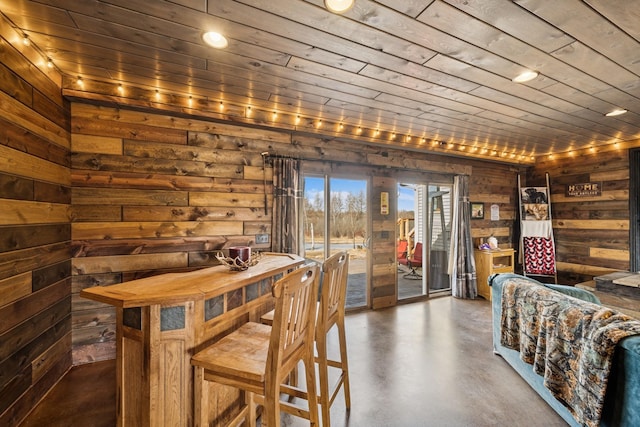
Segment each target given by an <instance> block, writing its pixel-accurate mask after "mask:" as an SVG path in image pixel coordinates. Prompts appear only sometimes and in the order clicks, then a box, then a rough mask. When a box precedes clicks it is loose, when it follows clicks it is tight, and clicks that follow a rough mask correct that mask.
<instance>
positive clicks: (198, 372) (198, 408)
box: [193, 366, 209, 427]
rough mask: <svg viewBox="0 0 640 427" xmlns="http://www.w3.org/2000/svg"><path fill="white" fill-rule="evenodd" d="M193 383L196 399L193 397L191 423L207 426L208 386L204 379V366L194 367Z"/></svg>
mask: <svg viewBox="0 0 640 427" xmlns="http://www.w3.org/2000/svg"><path fill="white" fill-rule="evenodd" d="M194 385H195V393H194V395H195V396H197V397H198V398H197V399H194V407H193V418H194V420H193V423H194V427H208V425H209V387H208V384H207V381H205V379H204V368H201V367H199V366H196V367H195V371H194Z"/></svg>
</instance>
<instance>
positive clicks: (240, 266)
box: [216, 252, 260, 271]
mask: <svg viewBox="0 0 640 427" xmlns="http://www.w3.org/2000/svg"><path fill="white" fill-rule="evenodd" d="M216 259H217V260H218V261H220V264H223V265H226V266H227V267H229V269H230V270H231V271H244V270H246V269H248V268H249V267H253V266H254V265H256V264H257V263H258V261H259V260H260V253H259V252H254V253H252V254H251V256H250V258H249V259H248V260H246V261H243V260H241V259H240V257H235V258H231V257H227V256H225V255H224V254H223V253H222V252H218V253H217V254H216Z"/></svg>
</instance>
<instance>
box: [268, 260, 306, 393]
mask: <svg viewBox="0 0 640 427" xmlns="http://www.w3.org/2000/svg"><path fill="white" fill-rule="evenodd" d="M318 282H319V269H318V266H317V265H315V264H314V265H305V266H302V267H300V268H299V269H297V270H295V271H293V272H291V273H289V274H287V275H285V276H284V277H283V278H282V279H280V280H278V281H277V282H276V283H275V284H274V285H273V290H272V292H273V296H274V297H275V310H274V316H273V325H272V333H271V341H270V344H269V352H268V355H267V369H269V370H270V371H271V373H272V374H276V372H278V373H279V372H283V373H289V372H290V371H291V370H293V369H294V367H295V365H296V364H297V363H298V361H299V360H300V359H301V357H302V356H301V355H302V354H304V352H305V351H311V352H312V354H313V342H314V335H313V334H314V321H315V318H316V298H317V295H318ZM281 376H282V375H278V374H276V375H267V378H269V377H271V378H272V379H273V380H274V381H276V383H273V384H271V385H266V386H267V387H269V386H271V387H279V385H280V382H281V380H282V378H280V377H281Z"/></svg>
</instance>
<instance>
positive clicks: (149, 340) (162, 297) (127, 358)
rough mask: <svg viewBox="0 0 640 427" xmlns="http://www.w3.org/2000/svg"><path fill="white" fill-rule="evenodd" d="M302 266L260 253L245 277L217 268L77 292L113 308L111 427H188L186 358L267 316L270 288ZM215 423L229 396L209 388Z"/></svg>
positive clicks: (230, 402) (230, 403) (232, 401)
mask: <svg viewBox="0 0 640 427" xmlns="http://www.w3.org/2000/svg"><path fill="white" fill-rule="evenodd" d="M303 262H304V258H302V257H300V256H297V255H291V254H276V253H263V254H262V256H261V257H260V259H259V262H258V264H256V265H254V266H252V267H249V269H247V270H245V271H231V270H230V269H229V268H228V267H226V266H223V265H220V266H215V267H209V268H204V269H201V270H196V271H192V272H188V273H168V274H162V275H158V276H153V277H148V278H144V279H139V280H132V281H130V282H125V283H121V284H117V285H111V286H105V287H93V288H88V289H84V290H83V291H82V292H81V294H80V295H81V296H83V297H85V298H88V299H92V300H94V301H100V302H103V303H107V304H111V305H113V306H115V307H116V319H117V329H116V334H117V337H116V339H117V350H116V363H117V377H118V378H117V387H118V389H117V390H118V395H117V405H118V406H117V414H118V426H121V427H125V426H126V427H133V426H135V427H139V426H154V427H155V426H161V425H165V426H192V425H193V369H192V367H191V364H190V360H191V356H192V355H193V354H194V353H195V352H197V351H199V350H201V349H202V348H204V347H205V346H206V345H208V344H210V343H211V342H213V341H215V340H217V339H219V338H220V337H222V336H224V335H226V334H227V333H229V332H230V331H232V330H234V329H236V328H237V327H238V326H240V325H242V324H243V323H245V322H247V321H249V320H252V321H258V322H259V321H260V320H259V319H260V316H261V315H262V314H263V313H265V312H267V311H269V310H271V309H272V308H273V300H272V296H271V287H272V285H273V283H274V282H275V281H276V280H278V279H279V278H280V277H282V276H283V275H284V274H285V273H286V272H287V271H290V270H293V269H295V268H297V267H298V266H299V265H301V264H302V263H303ZM212 387H215V388H214V389H212V390H211V391H212V392H214V393H216V396H217V399H216V402H215V403H214V404H212V407H214V408H215V411H216V414H217V416H218V418H219V420H220V421H224V419H226V418H228V417H229V416H230V415H232V412H233V410H234V406H235V405H237V404H238V400H239V397H240V396H239V393H238V392H237V391H236V390H235V389H229V388H227V387H225V388H221V386H219V385H218V386H216V385H213V386H212Z"/></svg>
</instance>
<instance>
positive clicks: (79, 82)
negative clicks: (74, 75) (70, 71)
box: [76, 76, 84, 86]
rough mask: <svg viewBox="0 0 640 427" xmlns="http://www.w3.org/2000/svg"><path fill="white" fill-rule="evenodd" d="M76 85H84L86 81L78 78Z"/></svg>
mask: <svg viewBox="0 0 640 427" xmlns="http://www.w3.org/2000/svg"><path fill="white" fill-rule="evenodd" d="M76 83H77V84H78V86H82V85H84V81H82V77H80V76H78V79H77V80H76Z"/></svg>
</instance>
